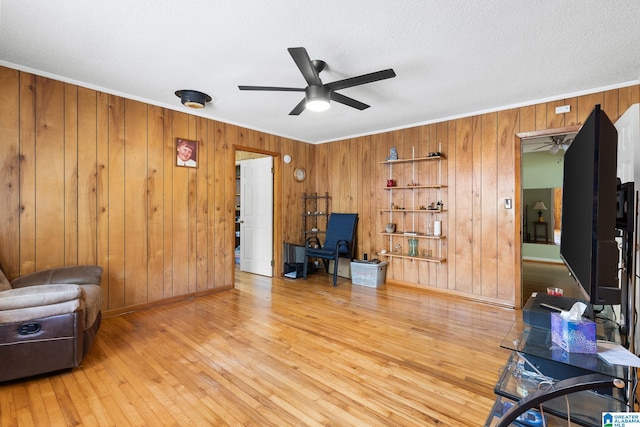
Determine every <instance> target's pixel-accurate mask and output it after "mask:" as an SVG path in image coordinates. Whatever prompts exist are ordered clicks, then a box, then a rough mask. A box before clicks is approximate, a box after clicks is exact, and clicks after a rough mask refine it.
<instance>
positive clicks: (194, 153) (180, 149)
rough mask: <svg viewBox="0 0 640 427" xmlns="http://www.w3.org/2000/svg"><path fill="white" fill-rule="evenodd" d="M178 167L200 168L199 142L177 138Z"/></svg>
mask: <svg viewBox="0 0 640 427" xmlns="http://www.w3.org/2000/svg"><path fill="white" fill-rule="evenodd" d="M176 166H184V167H187V168H197V167H198V141H192V140H190V139H184V138H176Z"/></svg>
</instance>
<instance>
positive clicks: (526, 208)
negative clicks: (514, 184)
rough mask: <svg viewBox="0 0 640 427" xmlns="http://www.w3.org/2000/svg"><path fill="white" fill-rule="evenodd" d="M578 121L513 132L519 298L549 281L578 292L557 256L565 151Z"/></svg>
mask: <svg viewBox="0 0 640 427" xmlns="http://www.w3.org/2000/svg"><path fill="white" fill-rule="evenodd" d="M579 128H580V126H568V127H564V128H558V129H548V130H543V131H535V132H525V133H519V134H517V135H516V136H517V144H518V147H517V149H518V150H519V151H520V154H521V155H520V164H519V166H520V172H521V179H520V188H516V191H518V192H520V204H519V206H517V208H518V209H519V211H518V216H519V217H520V218H519V219H520V220H519V225H520V227H519V228H520V236H519V237H520V242H521V243H520V244H521V247H520V248H521V249H520V254H521V256H520V263H521V273H522V274H521V291H522V292H521V295H522V300H523V301H521V304H524V303H525V302H526V300H527V299H528V298H529V296H530V295H531V293H532V292H542V293H546V288H547V287H549V286H553V287H560V288H563V289H564V293H565V296H570V297H579V296H580V289H579V286H578V284H577V283H576V282H575V280H573V278H572V277H570V276H569V270H568V269H567V267H566V266H565V265H564V263H563V261H562V259H561V258H560V236H561V233H562V180H563V169H564V153H565V151H566V149H567V148H568V147H569V145H570V144H571V142H572V141H573V137H574V136H575V134H576V133H577V132H578V130H579Z"/></svg>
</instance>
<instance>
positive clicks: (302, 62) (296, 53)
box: [287, 47, 322, 86]
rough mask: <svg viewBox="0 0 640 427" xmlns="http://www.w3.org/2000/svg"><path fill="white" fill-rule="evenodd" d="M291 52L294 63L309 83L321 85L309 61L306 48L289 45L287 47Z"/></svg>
mask: <svg viewBox="0 0 640 427" xmlns="http://www.w3.org/2000/svg"><path fill="white" fill-rule="evenodd" d="M287 50H288V51H289V53H290V54H291V57H292V58H293V60H294V61H295V63H296V65H297V66H298V68H299V69H300V72H301V73H302V76H303V77H304V79H305V80H306V81H307V84H309V85H318V86H320V85H322V81H321V80H320V76H319V75H318V72H317V71H316V69H315V68H314V66H313V64H312V63H311V59H310V58H309V54H308V53H307V50H306V49H305V48H303V47H290V48H289V49H287Z"/></svg>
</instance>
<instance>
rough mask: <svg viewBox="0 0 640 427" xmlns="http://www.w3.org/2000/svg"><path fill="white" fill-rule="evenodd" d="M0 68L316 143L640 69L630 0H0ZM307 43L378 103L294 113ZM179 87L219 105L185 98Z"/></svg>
mask: <svg viewBox="0 0 640 427" xmlns="http://www.w3.org/2000/svg"><path fill="white" fill-rule="evenodd" d="M0 8H1V9H0V64H1V65H6V66H9V67H12V68H17V69H20V70H25V71H29V72H32V73H35V74H39V75H44V76H49V77H53V78H56V79H59V80H62V81H65V82H70V83H76V84H79V85H81V86H86V87H90V88H94V89H98V90H101V91H104V92H107V93H112V94H116V95H121V96H125V97H128V98H133V99H137V100H140V101H144V102H148V103H150V104H154V105H159V106H163V107H167V108H171V109H175V110H180V111H188V112H190V113H193V114H197V115H201V116H204V117H209V118H212V119H215V120H219V121H223V122H227V123H233V124H237V125H241V126H244V127H248V128H251V129H256V130H261V131H265V132H268V133H272V134H276V135H281V136H285V137H288V138H292V139H296V140H300V141H305V142H311V143H320V142H327V141H333V140H337V139H344V138H348V137H353V136H358V135H364V134H371V133H376V132H382V131H386V130H390V129H397V128H403V127H408V126H411V125H416V124H422V123H430V122H435V121H441V120H443V119H449V118H453V117H461V116H466V115H470V114H473V113H479V112H485V111H492V110H497V109H501V108H504V107H507V106H516V105H523V104H530V103H532V102H536V101H546V100H551V99H560V98H563V97H565V96H569V95H574V96H575V95H579V94H581V93H586V92H591V91H593V90H599V89H608V88H612V87H620V86H626V85H629V84H633V83H638V82H639V80H640V2H639V1H638V0H626V1H619V0H612V1H602V0H583V1H580V2H576V1H573V0H557V1H514V0H503V1H483V2H480V1H476V2H470V1H468V0H432V1H425V0H404V1H402V2H400V1H396V2H391V1H388V0H384V1H383V0H355V1H336V0H326V1H318V2H308V1H294V0H271V1H256V0H248V1H229V0H227V1H220V0H218V1H212V0H202V1H176V0H159V1H158V0H154V1H151V0H144V1H142V0H140V1H130V0H115V1H100V2H97V1H83V2H78V1H51V0H34V1H24V0H3V1H2V2H1V3H0ZM297 46H303V47H305V48H306V49H307V51H308V52H309V55H310V56H311V59H322V60H324V61H326V62H327V64H328V69H326V70H325V71H323V72H322V73H321V74H320V77H321V78H322V80H323V82H324V83H328V82H331V81H334V80H340V79H344V78H347V77H351V76H355V75H360V74H365V73H369V72H373V71H378V70H381V69H385V68H393V69H394V70H395V72H396V74H397V77H396V78H393V79H389V80H384V81H379V82H374V83H370V84H367V85H363V86H359V87H354V88H348V89H343V90H342V91H340V92H341V93H342V94H344V95H347V96H349V97H352V98H355V99H357V100H359V101H362V102H364V103H367V104H369V105H371V108H369V109H366V110H364V111H358V110H355V109H353V108H350V107H346V106H344V105H341V104H336V103H332V107H331V109H330V110H328V111H326V112H323V113H312V112H310V111H304V112H303V113H302V114H301V115H300V116H289V115H288V113H289V111H291V109H293V107H294V106H295V105H296V104H297V103H298V102H299V101H300V100H301V99H302V95H303V94H302V93H299V92H241V91H239V90H238V85H239V84H241V85H262V86H290V87H304V86H305V85H306V84H305V81H304V79H303V77H302V75H301V74H300V72H299V71H298V69H297V68H296V65H295V63H294V62H293V60H292V59H291V57H290V56H289V54H288V52H287V48H288V47H297ZM178 89H197V90H200V91H203V92H206V93H208V94H209V95H211V96H212V97H213V98H214V101H213V102H212V103H210V104H208V105H207V107H206V108H205V109H202V110H191V109H188V108H186V107H183V106H182V105H181V104H180V102H179V99H178V98H177V97H176V96H175V95H174V92H175V91H176V90H178Z"/></svg>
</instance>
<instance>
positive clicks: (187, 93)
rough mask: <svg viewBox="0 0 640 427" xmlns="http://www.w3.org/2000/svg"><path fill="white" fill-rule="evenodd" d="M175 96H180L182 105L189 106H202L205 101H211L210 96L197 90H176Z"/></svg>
mask: <svg viewBox="0 0 640 427" xmlns="http://www.w3.org/2000/svg"><path fill="white" fill-rule="evenodd" d="M176 96H177V97H178V98H180V102H182V105H184V106H185V107H189V108H204V106H205V104H206V103H207V102H211V97H210V96H209V95H207V94H206V93H202V92H198V91H197V90H190V89H182V90H177V91H176Z"/></svg>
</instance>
